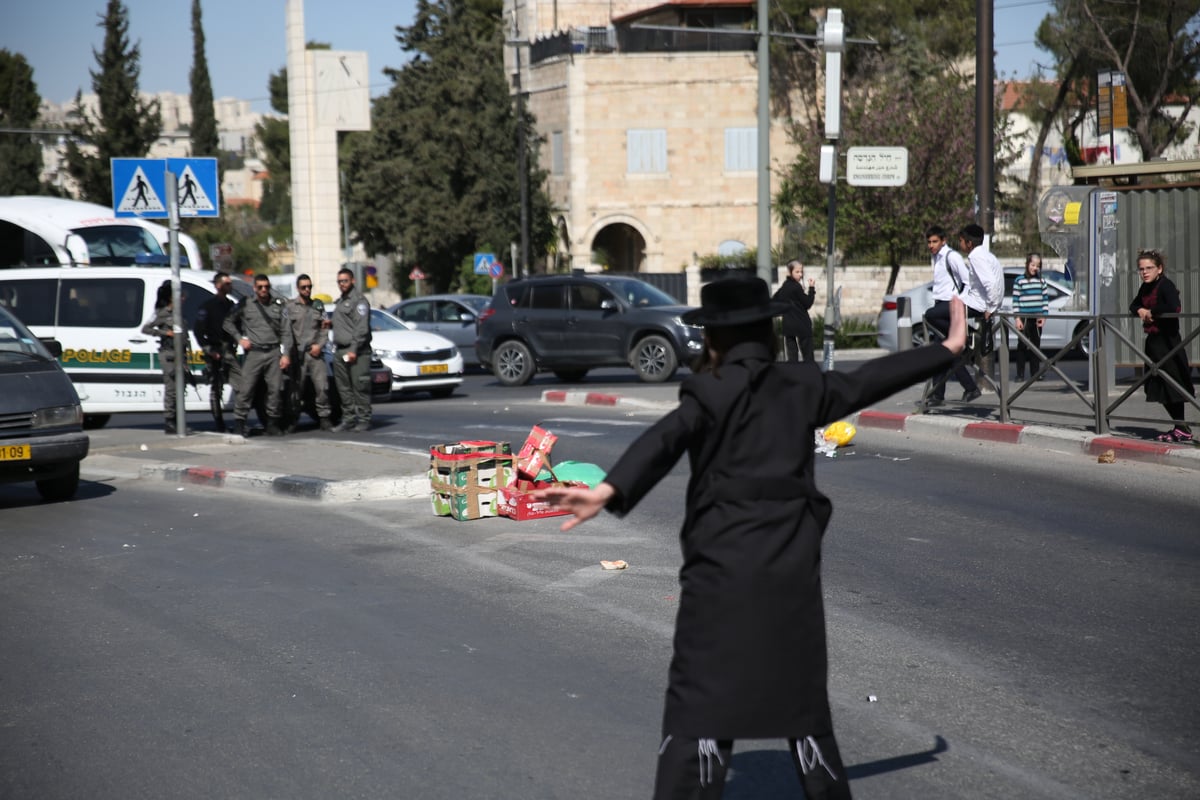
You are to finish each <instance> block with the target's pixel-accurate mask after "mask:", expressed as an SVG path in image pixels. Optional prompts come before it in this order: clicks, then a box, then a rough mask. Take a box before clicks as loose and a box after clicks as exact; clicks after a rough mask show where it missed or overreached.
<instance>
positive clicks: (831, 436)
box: [824, 420, 858, 447]
mask: <svg viewBox="0 0 1200 800" xmlns="http://www.w3.org/2000/svg"><path fill="white" fill-rule="evenodd" d="M856 433H858V429H857V428H855V427H854V426H853V425H851V424H850V423H849V422H846V421H845V420H841V421H840V422H835V423H833V424H832V425H830V426H828V427H827V428H825V433H824V436H825V441H827V442H833V443H834V444H836V445H837V446H838V447H845V446H846V445H848V444H850V443H851V442H852V441H854V434H856Z"/></svg>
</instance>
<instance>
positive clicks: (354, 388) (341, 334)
mask: <svg viewBox="0 0 1200 800" xmlns="http://www.w3.org/2000/svg"><path fill="white" fill-rule="evenodd" d="M337 282H338V289H340V290H341V292H342V296H341V297H339V298H338V300H337V305H336V306H334V309H333V344H334V354H333V382H334V384H335V385H336V386H337V391H338V396H339V397H340V398H341V400H342V422H341V424H339V425H338V426H337V427H336V428H334V430H335V431H366V430H370V429H371V304H370V303H368V302H367V298H365V297H363V296H362V293H361V292H359V291H358V289H356V288H355V286H354V273H353V272H351V271H350V270H348V269H346V268H345V267H343V268H342V269H340V270H338V277H337Z"/></svg>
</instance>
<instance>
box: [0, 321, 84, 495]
mask: <svg viewBox="0 0 1200 800" xmlns="http://www.w3.org/2000/svg"><path fill="white" fill-rule="evenodd" d="M49 345H50V346H49V347H48V346H47V345H46V344H43V343H42V342H40V341H38V338H37V337H36V336H34V335H33V333H32V332H31V331H30V330H29V329H28V328H26V327H25V326H24V325H23V324H22V323H21V321H20V320H18V319H17V318H16V316H14V315H13V314H12V313H11V312H9V311H8V310H7V309H6V308H4V307H3V306H0V482H3V483H17V482H23V481H33V482H34V485H35V486H37V490H38V493H39V494H40V495H41V496H42V497H43V498H44V499H46V500H69V499H71V498H72V497H74V496H75V492H76V490H77V489H78V488H79V462H80V461H82V460H83V459H84V458H85V457H86V456H87V454H88V446H89V440H88V436H87V434H86V433H84V432H83V408H82V406H80V403H79V395H78V394H77V393H76V392H75V386H74V384H72V383H71V379H70V378H68V377H67V374H66V373H65V372H64V371H63V369H62V367H61V366H59V363H58V358H59V356H60V355H61V354H62V345H61V344H59V343H58V341H57V340H50V342H49Z"/></svg>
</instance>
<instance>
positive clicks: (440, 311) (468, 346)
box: [388, 294, 492, 366]
mask: <svg viewBox="0 0 1200 800" xmlns="http://www.w3.org/2000/svg"><path fill="white" fill-rule="evenodd" d="M490 302H492V298H490V297H488V296H487V295H482V294H433V295H428V296H426V297H414V298H412V299H410V300H404V301H402V302H399V303H396V304H395V305H393V306H391V307H390V308H388V313H389V314H392V315H394V316H396V317H398V318H399V319H400V321H401V322H403V323H404V324H405V325H407V326H408V327H409V328H411V329H412V330H415V331H425V332H426V333H435V334H437V335H438V336H444V337H445V338H447V339H449V340H450V341H452V342H454V346H455V347H457V348H458V351H459V352H460V353H461V354H462V357H463V361H464V362H465V363H466V364H467V365H468V366H478V364H479V357H478V356H476V355H475V322H476V320H478V319H479V315H480V314H481V313H482V312H483V310H484V309H485V308H487V306H488V303H490Z"/></svg>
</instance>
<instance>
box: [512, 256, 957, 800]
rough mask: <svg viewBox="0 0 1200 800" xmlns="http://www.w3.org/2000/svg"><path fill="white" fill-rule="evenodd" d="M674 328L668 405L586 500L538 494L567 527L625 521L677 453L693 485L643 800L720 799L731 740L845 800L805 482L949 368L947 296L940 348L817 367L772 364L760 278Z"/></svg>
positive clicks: (719, 286) (583, 494)
mask: <svg viewBox="0 0 1200 800" xmlns="http://www.w3.org/2000/svg"><path fill="white" fill-rule="evenodd" d="M700 299H701V306H700V308H698V309H695V310H693V311H690V312H688V313H686V314H685V315H684V317H683V321H684V322H685V323H688V324H692V325H701V326H703V327H704V329H705V332H704V340H705V350H704V353H703V354H702V356H701V363H700V364H699V365H698V366H697V371H696V372H695V373H694V374H692V375H691V376H690V377H688V378H687V379H685V381H684V382H683V385H682V386H681V387H680V392H679V395H680V397H679V406H678V408H676V409H675V410H674V411H672V412H670V413H669V414H667V415H666V416H665V417H663V418H662V419H660V420H659V421H658V422H657V423H656V424H655V425H654V426H653V427H651V428H650V429H649V430H648V431H646V432H645V433H644V434H642V435H641V436H640V437H639V438H638V439H637V440H636V441H635V442H634V443H633V444H632V445H630V447H629V449H628V450H626V451H625V453H624V454H623V455H622V456H621V457H620V459H618V461H617V463H616V465H615V466H613V468H612V469H611V470H610V471H609V473H608V475H607V477H606V478H605V480H604V481H603V482H602V483H600V484H599V485H597V486H596V487H595V488H594V489H585V488H563V487H559V488H550V489H543V490H539V491H537V492H535V498H536V499H538V500H543V501H546V502H549V503H551V504H552V505H553V506H554V507H556V508H560V509H565V510H567V511H570V512H571V513H572V514H573V518H572V519H569V520H567V521H566V522H564V523H563V525H562V529H563V530H568V529H570V528H572V527H574V526H575V525H577V524H579V523H581V522H583V521H585V520H588V519H591V518H592V517H594V516H595V515H596V514H598V513H599V512H600V511H601V510H602V509H608V510H609V511H612V512H614V513H617V514H622V515H623V514H625V513H628V512H629V511H630V510H632V509H633V508H634V507H635V506H636V505H637V504H638V502H639V501H640V500H642V498H644V497H645V496H646V494H647V493H648V492H650V490H651V489H652V488H653V487H654V486H655V484H656V483H658V481H659V480H660V479H662V478H663V476H665V475H666V474H667V473H668V472H670V471H671V469H672V468H673V467H674V465H675V463H676V462H677V461H678V460H679V458H680V457H681V456H682V455H683V454H684V453H687V454H688V459H689V463H690V465H691V479H690V480H689V481H688V488H687V505H686V511H685V515H684V519H683V524H682V529H681V532H680V539H681V544H682V550H683V567H682V569H681V570H680V573H679V579H680V586H681V594H680V600H679V612H678V616H677V619H676V627H675V637H674V655H673V657H672V660H671V666H670V673H669V679H668V687H667V692H666V706H665V710H664V714H663V727H662V740H661V746H660V747H659V756H658V768H657V775H656V778H655V788H654V797H655V798H656V800H666V799H667V798H672V799H676V800H677V799H679V798H705V799H709V800H715V798H719V797H720V796H721V793H722V788H723V785H724V782H725V775H726V770H727V769H728V767H729V763H730V759H731V757H732V752H733V741H734V740H736V739H740V738H752V739H760V738H785V739H787V740H788V742H789V749H790V752H791V755H792V761H793V763H794V765H795V767H796V770H797V773H798V775H799V778H800V782H801V783H802V785H803V787H804V791H805V793H806V796H807V797H809V798H810V799H811V800H816V799H817V798H826V799H833V798H849V797H850V789H849V785H848V783H847V775H846V771H845V768H844V766H843V765H842V761H841V756H840V754H839V752H838V746H837V741H836V740H835V738H834V733H833V721H832V717H831V714H830V709H829V698H828V689H827V655H826V642H825V616H824V609H823V606H822V595H821V577H820V563H821V553H820V551H821V537H822V536H823V534H824V531H825V528H826V526H827V524H828V522H829V518H830V515H831V513H832V505H831V504H830V502H829V500H828V499H827V498H826V497H825V496H824V495H823V494H821V492H820V491H818V489H817V487H816V480H815V475H814V465H813V461H814V446H813V439H814V431H815V430H816V429H817V428H818V427H820V426H823V425H825V424H826V423H830V422H833V421H835V420H837V419H839V418H841V417H843V416H845V415H847V414H850V413H852V412H854V411H856V410H858V409H861V408H863V407H865V406H866V405H868V404H870V403H873V402H876V401H877V400H880V399H883V398H885V397H888V396H889V395H891V394H893V393H894V392H896V391H898V390H900V389H902V388H904V387H906V386H910V385H912V384H913V383H916V382H918V381H921V380H924V379H926V378H928V377H929V376H931V375H933V374H935V373H937V372H939V371H942V370H945V369H946V368H947V367H948V366H949V365H950V363H951V362H952V361H953V359H954V355H955V354H957V353H958V352H960V351H961V350H962V349H963V346H964V342H965V340H966V318H965V312H964V307H963V304H962V302H961V301H959V300H958V299H952V300H951V301H950V303H949V304H948V305H949V310H950V324H949V328H948V333H947V337H946V339H945V340H944V342H943V343H942V345H941V346H933V347H921V348H917V349H914V350H908V351H903V352H900V353H896V354H892V355H889V356H885V357H883V358H878V359H875V360H873V361H868V362H866V363H864V364H863V365H862V366H861V367H859V368H858V369H857V370H855V371H854V372H849V373H841V372H836V371H832V372H828V373H823V372H821V370H820V368H819V367H818V365H816V364H813V363H802V364H792V363H778V362H776V361H775V353H774V349H775V332H774V326H773V322H772V317H773V316H777V315H779V314H781V313H783V312H784V311H785V310H786V309H785V308H784V307H783V306H782V304H780V303H777V302H773V301H771V300H770V294H769V289H768V287H767V284H766V283H765V282H764V281H762V280H761V279H759V278H750V279H744V278H741V279H727V280H721V281H715V282H713V283H711V284H709V285H707V286H705V287H704V289H703V290H702V291H701V298H700Z"/></svg>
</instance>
